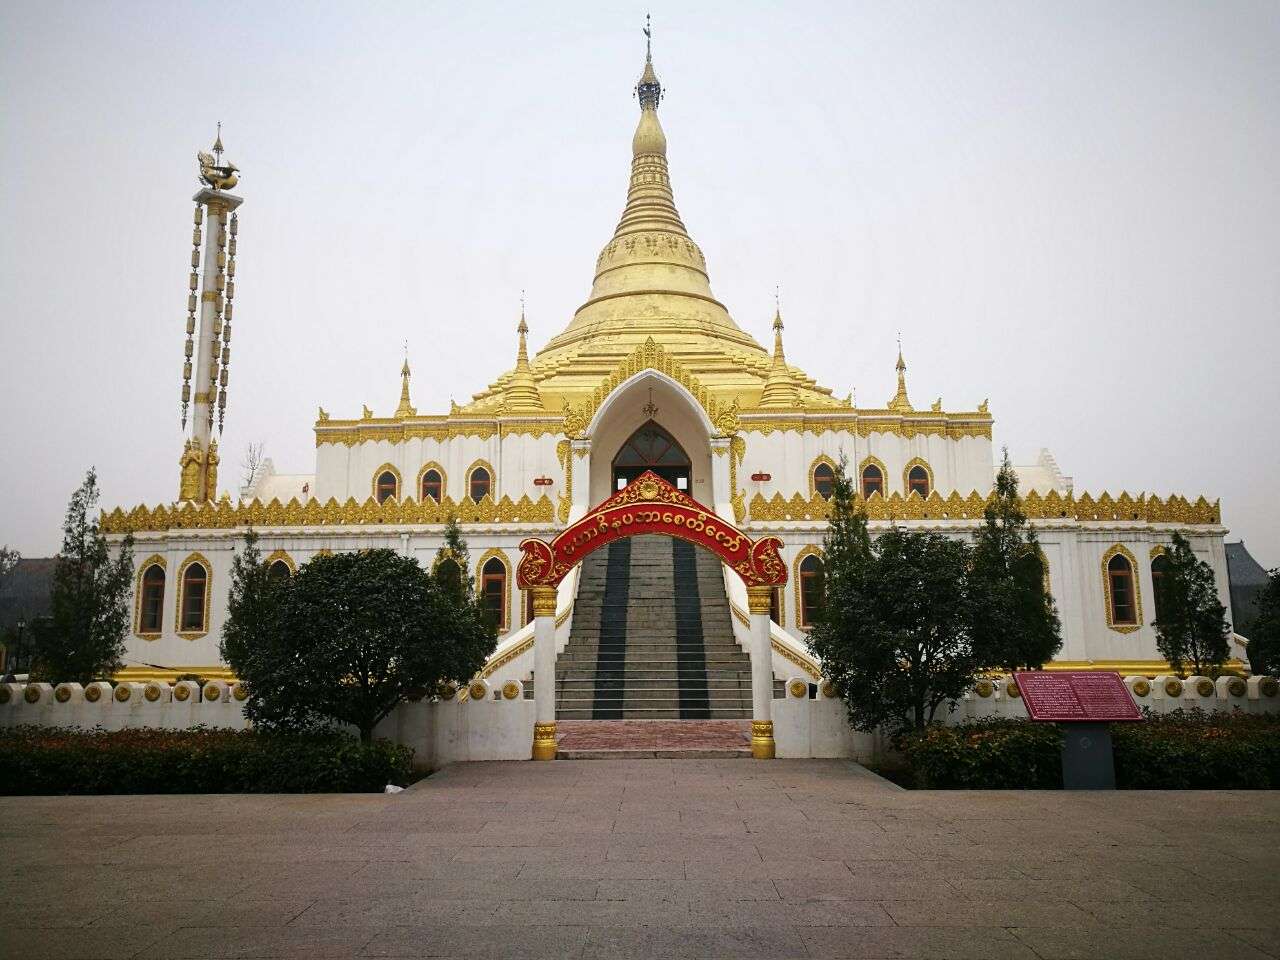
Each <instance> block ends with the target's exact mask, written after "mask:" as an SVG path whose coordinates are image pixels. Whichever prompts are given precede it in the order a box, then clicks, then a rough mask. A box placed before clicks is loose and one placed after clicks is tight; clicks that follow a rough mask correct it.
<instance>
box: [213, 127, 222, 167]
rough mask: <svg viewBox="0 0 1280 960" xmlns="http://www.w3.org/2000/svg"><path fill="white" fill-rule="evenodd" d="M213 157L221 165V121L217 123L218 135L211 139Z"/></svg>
mask: <svg viewBox="0 0 1280 960" xmlns="http://www.w3.org/2000/svg"><path fill="white" fill-rule="evenodd" d="M213 155H214V157H216V158H217V160H218V163H222V121H221V120H219V121H218V134H217V136H215V137H214V138H213Z"/></svg>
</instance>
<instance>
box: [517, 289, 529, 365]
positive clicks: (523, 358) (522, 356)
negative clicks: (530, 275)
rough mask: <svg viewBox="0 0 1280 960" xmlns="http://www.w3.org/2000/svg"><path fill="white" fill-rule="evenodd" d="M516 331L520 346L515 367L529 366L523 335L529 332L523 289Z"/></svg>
mask: <svg viewBox="0 0 1280 960" xmlns="http://www.w3.org/2000/svg"><path fill="white" fill-rule="evenodd" d="M516 332H517V333H518V334H520V346H519V348H518V349H517V350H516V369H519V368H520V367H522V366H523V367H525V368H526V369H527V368H528V366H529V346H528V344H527V343H526V341H525V335H526V334H528V332H529V324H527V323H525V320H524V291H523V290H521V291H520V324H519V325H518V326H517V327H516Z"/></svg>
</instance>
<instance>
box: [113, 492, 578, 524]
mask: <svg viewBox="0 0 1280 960" xmlns="http://www.w3.org/2000/svg"><path fill="white" fill-rule="evenodd" d="M450 517H457V519H458V522H460V523H524V524H536V525H551V524H554V523H555V508H554V506H553V505H552V503H551V500H550V499H549V498H548V497H547V496H546V494H543V495H542V496H541V497H540V498H538V499H537V500H533V499H531V498H530V497H529V496H528V494H525V495H522V496H521V497H520V499H519V500H512V499H511V498H510V497H509V496H506V495H504V496H503V497H502V498H501V499H499V500H497V501H494V499H493V498H492V497H491V496H489V495H487V494H486V495H485V496H484V497H483V498H482V499H481V500H480V501H479V502H478V503H477V502H476V501H474V500H471V499H469V498H465V499H463V500H461V501H456V500H453V499H452V498H450V497H445V498H444V500H443V502H441V503H437V502H436V501H435V500H432V499H430V498H427V499H426V500H425V501H422V502H419V501H417V500H415V499H414V498H413V497H406V498H405V499H404V500H397V499H396V498H394V497H391V498H389V499H387V500H386V501H385V502H383V503H378V502H377V501H376V500H374V499H373V498H372V497H369V498H368V499H366V500H365V501H364V502H363V503H361V502H359V501H357V500H356V499H355V497H349V498H348V499H347V501H346V502H345V503H340V502H339V501H338V500H337V499H336V498H334V497H330V498H329V500H328V501H326V502H325V503H323V504H322V503H321V502H320V501H319V500H316V499H314V498H313V499H309V500H307V501H306V502H305V503H301V502H299V501H298V499H297V498H296V497H294V498H292V499H290V500H289V502H288V503H283V504H282V503H281V502H280V501H279V500H278V499H272V500H271V501H270V502H269V503H263V502H262V501H261V500H251V501H248V502H245V501H243V500H241V501H240V502H238V503H237V504H235V505H234V506H233V505H232V504H231V501H230V500H223V501H220V502H218V503H203V504H194V503H182V504H172V505H165V504H159V505H157V506H156V507H154V508H149V507H147V506H146V505H145V504H144V505H141V506H137V507H134V508H133V509H131V510H128V511H126V510H123V509H122V508H120V507H116V508H115V509H114V510H112V511H110V512H109V513H108V512H106V511H104V512H103V514H102V519H101V524H102V531H103V533H113V534H123V533H143V532H146V533H155V532H162V531H166V530H235V529H239V528H242V527H255V528H263V527H333V526H363V525H370V524H395V525H410V524H436V523H440V524H442V523H445V522H447V521H448V519H449V518H450Z"/></svg>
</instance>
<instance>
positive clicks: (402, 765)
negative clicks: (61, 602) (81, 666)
mask: <svg viewBox="0 0 1280 960" xmlns="http://www.w3.org/2000/svg"><path fill="white" fill-rule="evenodd" d="M412 759H413V751H412V750H410V749H408V748H407V747H403V746H399V745H397V744H392V743H388V742H386V741H378V742H376V743H373V744H371V745H369V746H365V745H363V744H361V743H360V741H359V740H356V739H355V738H353V737H349V736H343V735H340V734H297V735H286V734H270V733H260V732H256V731H252V730H209V729H203V728H195V729H191V730H148V729H138V730H120V731H116V732H111V733H108V732H105V731H102V730H92V731H80V730H61V729H51V728H44V727H15V728H12V729H9V730H5V731H3V732H0V795H7V796H18V795H36V794H103V793H381V792H382V790H383V789H384V788H385V786H386V785H387V784H389V783H394V784H397V785H400V786H403V785H405V784H407V783H408V782H409V780H410V777H411V762H412Z"/></svg>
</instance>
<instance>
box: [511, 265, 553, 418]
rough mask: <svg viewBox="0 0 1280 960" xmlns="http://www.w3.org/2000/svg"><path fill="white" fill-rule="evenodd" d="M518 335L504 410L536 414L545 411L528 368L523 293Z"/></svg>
mask: <svg viewBox="0 0 1280 960" xmlns="http://www.w3.org/2000/svg"><path fill="white" fill-rule="evenodd" d="M516 332H517V333H518V334H519V335H520V343H519V346H518V347H517V348H516V368H515V370H514V371H513V372H512V374H511V380H510V382H509V383H508V384H507V389H506V392H505V397H504V399H505V402H506V410H507V412H508V413H537V412H539V411H541V410H543V409H545V408H544V407H543V405H542V394H540V393H539V392H538V385H537V383H536V382H535V380H534V378H533V368H532V367H530V366H529V345H528V343H527V341H526V339H525V337H526V335H527V334H528V333H529V324H528V323H526V322H525V318H524V291H523V290H521V291H520V323H519V324H518V325H517V326H516Z"/></svg>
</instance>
